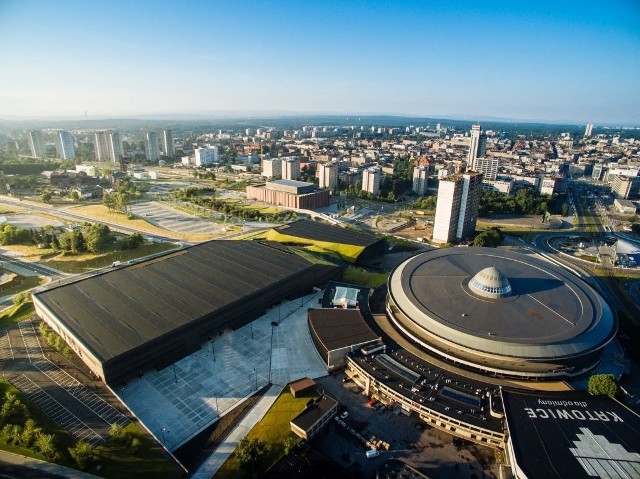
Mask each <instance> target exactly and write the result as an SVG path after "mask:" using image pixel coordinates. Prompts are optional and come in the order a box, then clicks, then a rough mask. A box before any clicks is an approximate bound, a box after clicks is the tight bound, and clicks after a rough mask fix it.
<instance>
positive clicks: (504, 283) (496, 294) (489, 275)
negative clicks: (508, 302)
mask: <svg viewBox="0 0 640 479" xmlns="http://www.w3.org/2000/svg"><path fill="white" fill-rule="evenodd" d="M469 288H471V290H472V291H473V292H474V293H476V294H477V295H479V296H483V297H485V298H493V299H496V298H504V297H505V296H509V295H510V294H511V285H510V284H509V280H508V279H507V277H506V276H505V275H504V274H503V273H502V271H500V270H499V269H498V268H496V267H495V266H490V267H488V268H485V269H483V270H482V271H479V272H478V273H476V275H475V276H474V277H473V278H471V281H469Z"/></svg>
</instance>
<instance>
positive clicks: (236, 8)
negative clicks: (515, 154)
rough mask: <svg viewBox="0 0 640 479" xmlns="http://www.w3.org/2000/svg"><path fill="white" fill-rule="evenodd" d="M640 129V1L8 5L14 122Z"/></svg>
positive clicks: (5, 44) (0, 27) (4, 58)
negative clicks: (328, 120)
mask: <svg viewBox="0 0 640 479" xmlns="http://www.w3.org/2000/svg"><path fill="white" fill-rule="evenodd" d="M85 112H86V116H87V118H98V117H102V116H117V117H123V118H125V117H128V118H131V117H136V116H142V115H158V116H162V115H176V114H184V115H211V114H216V115H240V116H241V115H279V114H282V115H285V114H347V115H367V114H397V115H407V116H420V117H452V118H459V119H478V120H481V119H518V120H544V121H556V122H560V121H572V122H576V123H595V124H597V125H605V124H609V125H614V124H626V125H634V126H640V0H608V1H606V2H605V1H601V0H599V1H591V0H584V1H580V2H574V1H571V0H555V1H546V0H536V1H533V0H531V1H529V0H528V1H524V0H522V1H520V0H516V1H513V0H512V1H492V0H476V1H473V2H471V1H456V0H450V1H445V0H442V1H438V2H435V1H428V0H422V1H417V0H416V1H402V0H395V1H376V0H368V1H355V0H354V1H350V0H336V1H333V0H322V1H317V0H316V1H306V0H295V1H284V0H283V1H279V0H273V1H264V0H261V1H253V0H243V1H239V0H229V1H179V2H178V1H174V2H168V1H163V0H158V1H143V0H138V1H132V0H129V1H119V0H110V1H102V0H91V1H72V0H58V1H50V0H48V1H33V0H0V118H8V117H30V118H42V117H47V116H58V117H67V116H68V117H78V116H83V115H85Z"/></svg>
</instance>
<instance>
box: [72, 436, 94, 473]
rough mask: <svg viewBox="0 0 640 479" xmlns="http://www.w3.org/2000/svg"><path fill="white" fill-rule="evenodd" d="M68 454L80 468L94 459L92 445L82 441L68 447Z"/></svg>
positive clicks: (83, 467) (84, 467) (87, 465)
mask: <svg viewBox="0 0 640 479" xmlns="http://www.w3.org/2000/svg"><path fill="white" fill-rule="evenodd" d="M69 454H71V457H73V459H74V460H75V461H76V464H77V465H78V467H79V468H80V469H86V468H87V467H89V466H90V465H91V464H92V463H93V461H94V460H95V457H94V454H93V447H91V445H90V444H89V443H86V442H84V441H80V442H79V443H78V444H76V445H75V447H72V448H69Z"/></svg>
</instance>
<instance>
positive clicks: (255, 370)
mask: <svg viewBox="0 0 640 479" xmlns="http://www.w3.org/2000/svg"><path fill="white" fill-rule="evenodd" d="M253 372H254V373H256V391H257V390H258V369H257V368H253Z"/></svg>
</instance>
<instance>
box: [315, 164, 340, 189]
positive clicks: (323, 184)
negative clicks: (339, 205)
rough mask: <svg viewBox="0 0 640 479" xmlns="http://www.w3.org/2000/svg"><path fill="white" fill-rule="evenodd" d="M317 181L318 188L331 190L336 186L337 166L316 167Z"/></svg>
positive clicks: (320, 165)
mask: <svg viewBox="0 0 640 479" xmlns="http://www.w3.org/2000/svg"><path fill="white" fill-rule="evenodd" d="M318 181H319V184H320V188H327V189H329V190H333V189H334V188H336V187H337V186H338V164H337V163H321V164H319V165H318Z"/></svg>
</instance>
